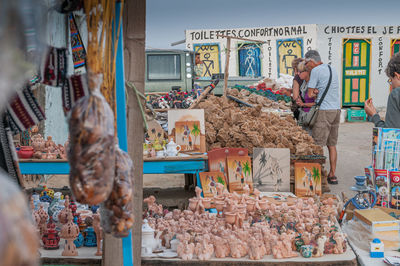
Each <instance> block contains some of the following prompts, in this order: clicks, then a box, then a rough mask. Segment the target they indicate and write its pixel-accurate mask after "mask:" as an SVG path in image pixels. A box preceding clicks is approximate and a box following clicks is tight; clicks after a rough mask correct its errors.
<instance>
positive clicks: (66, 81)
mask: <svg viewBox="0 0 400 266" xmlns="http://www.w3.org/2000/svg"><path fill="white" fill-rule="evenodd" d="M81 4H82V5H81ZM64 8H66V7H65V6H64ZM68 8H70V9H67V10H61V11H60V10H57V11H58V12H60V14H62V15H60V16H62V17H63V18H68V22H67V23H66V24H64V25H65V26H69V29H68V30H67V29H64V30H66V31H67V32H69V33H70V36H69V37H70V38H71V39H68V40H69V42H68V44H67V48H66V49H67V50H68V48H71V49H72V58H71V57H67V56H66V53H65V49H64V50H63V49H59V48H55V47H50V48H49V49H48V52H47V53H45V54H44V59H43V60H42V62H43V65H41V68H42V72H41V76H39V78H38V81H37V82H38V83H40V84H46V85H51V86H55V87H62V94H63V97H64V98H63V99H62V100H63V101H62V102H63V107H64V112H65V115H66V116H67V115H68V117H69V120H68V122H69V123H70V125H69V131H70V132H69V133H70V138H69V139H68V141H67V142H66V143H65V144H64V145H62V144H59V145H56V144H55V143H54V141H53V140H52V138H51V136H48V137H47V140H44V139H43V137H42V135H41V134H39V132H38V128H37V127H33V128H30V129H29V131H28V130H27V131H24V132H22V134H23V135H24V136H27V138H26V142H22V141H21V144H22V145H24V144H25V145H26V146H21V147H18V149H17V153H18V156H19V157H20V158H21V159H20V165H21V168H20V170H21V174H30V175H31V174H39V175H48V174H64V175H65V174H69V175H70V184H71V185H70V190H69V191H67V192H66V191H65V190H64V189H62V190H60V189H56V190H53V189H50V188H47V187H46V186H45V187H43V188H42V189H39V193H38V194H33V195H32V197H31V210H32V218H33V220H34V222H35V224H36V226H37V230H38V234H39V236H40V245H41V249H40V254H41V261H42V263H57V264H60V263H62V264H64V263H73V264H90V265H101V264H102V260H103V259H104V257H105V256H104V253H107V252H105V251H107V250H104V253H103V244H102V239H103V235H105V234H110V235H111V234H112V235H113V236H114V237H117V238H120V239H122V247H121V248H120V250H119V251H120V252H121V254H122V256H123V257H122V258H121V259H120V260H121V261H122V260H123V264H124V265H132V264H133V258H132V253H133V247H132V237H131V230H130V229H131V228H132V225H133V218H132V216H133V214H132V212H133V209H132V179H133V166H132V161H131V159H130V158H129V155H128V154H127V153H126V152H125V151H127V148H128V147H127V132H126V131H127V126H126V124H127V122H126V105H127V104H126V99H125V97H126V95H125V81H124V72H123V65H124V62H123V46H122V40H123V39H122V25H121V24H122V3H121V2H119V1H118V2H115V3H114V2H107V3H103V5H99V3H97V1H86V2H81V3H80V4H78V5H73V6H69V7H68ZM75 11H76V12H78V13H79V12H82V11H83V12H86V13H85V19H87V23H86V25H87V31H88V32H91V35H90V36H89V37H88V40H86V43H85V45H84V44H83V41H82V38H81V36H80V34H79V31H78V28H77V24H76V22H75V19H74V16H75V14H74V12H75ZM53 12H55V11H53ZM80 14H81V15H82V13H80ZM80 26H82V25H80ZM99 26H101V27H100V28H99ZM80 30H86V28H85V29H84V28H83V27H80ZM60 32H61V31H60ZM95 33H99V36H97V34H95ZM97 38H100V39H97ZM100 40H101V41H100ZM84 46H85V47H87V50H85V47H84ZM70 59H71V61H73V67H74V74H73V75H70V74H69V75H68V77H67V70H66V69H67V61H68V64H69V63H70V62H69V60H70ZM63 60H64V61H63ZM97 60H99V61H97ZM115 66H118V67H115ZM86 67H87V69H86ZM77 69H78V70H79V71H78V70H77ZM86 71H87V72H86ZM86 78H87V79H86ZM82 86H83V87H85V88H83V87H82ZM33 89H34V88H32V87H30V88H28V92H30V91H31V90H33ZM58 89H60V90H61V88H58ZM100 89H101V92H100ZM103 95H104V97H103ZM29 96H30V97H31V99H32V100H31V101H32V102H33V103H35V104H36V105H37V101H36V99H35V97H34V96H33V95H31V94H29ZM106 99H107V100H106ZM17 100H18V99H17ZM17 104H18V102H17ZM11 106H12V107H13V108H14V109H13V110H12V111H9V112H10V114H11V119H13V120H11V121H12V122H14V124H11V126H14V128H12V129H13V130H14V131H16V132H20V131H21V129H22V130H23V129H24V128H21V121H22V122H23V123H22V124H23V125H24V126H26V125H27V123H26V121H27V120H26V118H24V117H23V118H20V117H18V118H19V119H20V120H16V119H15V117H17V116H15V115H14V114H19V115H20V114H21V112H17V110H18V111H19V110H20V109H21V107H15V105H14V104H11ZM60 107H61V106H60ZM18 108H19V109H18ZM35 108H38V110H41V108H40V106H38V105H37V106H35ZM28 113H29V112H28ZM114 113H115V120H114ZM12 115H14V116H15V117H13V116H12ZM23 119H25V120H23ZM33 121H37V120H33ZM29 122H30V123H31V122H32V120H29ZM114 130H115V131H114ZM114 132H115V133H114ZM114 135H115V136H114ZM114 137H116V138H115V139H114ZM89 139H90V140H89ZM104 147H106V148H104ZM67 154H68V156H67ZM32 157H33V158H34V159H31V158H32ZM67 157H68V158H69V160H68V161H67V160H66V158H67ZM100 204H102V206H101V208H100V209H101V211H100V210H99V205H100ZM100 212H101V213H100ZM117 212H118V214H117ZM61 239H64V240H65V241H64V240H63V241H61ZM105 242H106V243H105V245H104V246H106V247H108V248H110V245H107V240H105ZM117 248H118V247H117ZM115 250H116V251H118V250H117V249H115ZM102 254H103V257H102ZM106 259H107V258H106ZM116 263H117V262H116Z"/></svg>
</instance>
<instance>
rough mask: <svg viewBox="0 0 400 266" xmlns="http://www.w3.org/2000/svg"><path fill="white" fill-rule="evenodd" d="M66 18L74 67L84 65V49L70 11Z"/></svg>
mask: <svg viewBox="0 0 400 266" xmlns="http://www.w3.org/2000/svg"><path fill="white" fill-rule="evenodd" d="M68 20H69V30H70V34H71V49H72V61H73V62H74V68H75V69H77V68H80V67H84V66H85V64H86V61H85V60H86V50H85V47H84V46H83V42H82V38H81V35H80V34H79V29H78V26H77V25H76V22H75V18H74V15H73V14H72V13H71V14H69V15H68Z"/></svg>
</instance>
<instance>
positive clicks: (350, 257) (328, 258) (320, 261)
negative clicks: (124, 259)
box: [142, 248, 382, 266]
mask: <svg viewBox="0 0 400 266" xmlns="http://www.w3.org/2000/svg"><path fill="white" fill-rule="evenodd" d="M381 260H382V259H381ZM142 265H143V266H150V265H210V266H228V265H282V266H289V265H290V266H291V265H324V266H329V265H332V266H333V265H357V258H356V255H355V254H354V252H353V251H352V250H351V249H350V248H349V249H347V251H346V252H345V253H343V254H329V255H324V256H323V257H318V258H314V257H311V258H303V257H296V258H290V259H274V258H273V257H272V255H269V256H264V258H263V259H261V260H250V259H249V257H248V256H246V257H244V258H240V259H232V258H224V259H217V258H211V259H210V260H206V261H200V260H181V259H179V258H161V257H159V258H154V257H152V258H142Z"/></svg>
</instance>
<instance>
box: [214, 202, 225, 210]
mask: <svg viewBox="0 0 400 266" xmlns="http://www.w3.org/2000/svg"><path fill="white" fill-rule="evenodd" d="M224 205H225V202H223V201H216V202H215V208H216V209H217V211H218V212H222V210H223V209H224Z"/></svg>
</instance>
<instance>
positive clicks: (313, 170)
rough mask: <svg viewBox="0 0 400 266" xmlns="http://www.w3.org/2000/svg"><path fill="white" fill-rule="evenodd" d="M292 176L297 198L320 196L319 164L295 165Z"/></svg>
mask: <svg viewBox="0 0 400 266" xmlns="http://www.w3.org/2000/svg"><path fill="white" fill-rule="evenodd" d="M294 176H295V194H296V196H297V197H312V196H314V195H320V196H321V194H322V189H321V165H320V164H319V163H295V164H294Z"/></svg>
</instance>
